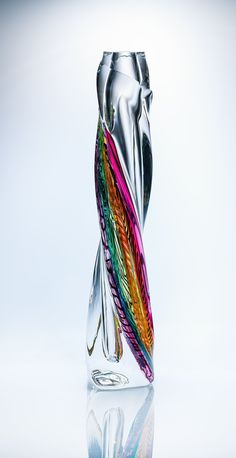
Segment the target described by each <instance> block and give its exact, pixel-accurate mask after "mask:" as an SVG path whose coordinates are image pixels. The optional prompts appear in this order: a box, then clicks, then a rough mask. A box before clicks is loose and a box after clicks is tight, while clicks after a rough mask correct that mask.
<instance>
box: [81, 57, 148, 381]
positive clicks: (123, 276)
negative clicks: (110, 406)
mask: <svg viewBox="0 0 236 458" xmlns="http://www.w3.org/2000/svg"><path fill="white" fill-rule="evenodd" d="M152 95H153V94H152V91H151V89H150V84H149V70H148V65H147V61H146V56H145V53H144V52H130V51H124V52H106V51H105V52H104V53H103V56H102V60H101V62H100V64H99V66H98V70H97V96H98V126H97V133H96V144H95V166H94V176H95V190H96V201H97V209H98V217H99V226H100V233H101V238H100V242H99V245H98V250H97V255H96V260H95V265H94V272H93V280H92V288H91V294H90V300H89V309H88V319H87V368H88V377H89V380H90V382H91V383H92V384H93V385H95V386H96V387H97V388H99V389H119V388H127V387H138V386H145V385H148V384H150V383H151V382H152V381H153V379H154V370H153V347H154V330H153V319H152V310H151V305H150V295H149V285H148V276H147V269H146V262H145V255H144V247H143V241H142V231H143V227H144V223H145V218H146V215H147V210H148V205H149V198H150V191H151V183H152V151H151V137H150V123H149V110H150V105H151V101H152Z"/></svg>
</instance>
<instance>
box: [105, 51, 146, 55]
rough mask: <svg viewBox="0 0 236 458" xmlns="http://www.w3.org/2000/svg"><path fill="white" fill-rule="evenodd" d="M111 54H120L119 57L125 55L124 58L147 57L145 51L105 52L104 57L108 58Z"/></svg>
mask: <svg viewBox="0 0 236 458" xmlns="http://www.w3.org/2000/svg"><path fill="white" fill-rule="evenodd" d="M109 54H118V55H120V56H121V55H124V56H127V55H128V56H130V55H132V56H133V55H134V54H142V55H143V56H144V55H145V51H103V55H104V56H108V55H109Z"/></svg>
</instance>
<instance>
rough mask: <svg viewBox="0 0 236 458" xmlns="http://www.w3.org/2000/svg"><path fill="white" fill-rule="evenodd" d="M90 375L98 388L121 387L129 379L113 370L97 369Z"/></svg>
mask: <svg viewBox="0 0 236 458" xmlns="http://www.w3.org/2000/svg"><path fill="white" fill-rule="evenodd" d="M91 375H92V379H93V382H94V383H95V385H96V386H97V387H100V388H106V387H115V386H116V387H118V386H119V387H120V388H122V386H124V385H127V384H128V383H129V379H128V378H127V377H126V376H125V375H123V374H119V373H117V372H113V371H105V372H101V371H99V370H98V369H97V370H94V371H93V372H92V374H91Z"/></svg>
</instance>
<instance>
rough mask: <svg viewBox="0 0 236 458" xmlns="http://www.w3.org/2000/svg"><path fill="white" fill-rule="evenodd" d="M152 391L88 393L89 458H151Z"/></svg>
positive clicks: (145, 389)
mask: <svg viewBox="0 0 236 458" xmlns="http://www.w3.org/2000/svg"><path fill="white" fill-rule="evenodd" d="M153 397H154V389H153V387H152V386H151V385H150V386H148V387H143V388H134V389H129V390H121V391H119V392H105V391H103V392H102V391H95V390H91V391H90V390H89V391H88V407H87V437H88V456H89V458H134V457H136V458H152V456H153V437H154V403H153Z"/></svg>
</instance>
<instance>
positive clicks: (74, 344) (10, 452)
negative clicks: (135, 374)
mask: <svg viewBox="0 0 236 458" xmlns="http://www.w3.org/2000/svg"><path fill="white" fill-rule="evenodd" d="M235 25H236V2H235V1H213V0H212V1H210V0H209V1H197V0H196V1H186V2H185V1H178V0H176V1H174V0H173V1H168V0H162V1H156V2H155V1H151V0H145V1H142V2H141V1H138V0H136V1H131V0H128V1H120V2H119V4H118V2H117V3H113V2H108V0H107V1H97V2H92V1H77V2H76V1H65V0H64V1H47V2H46V1H35V2H34V1H25V2H24V1H15V2H14V1H11V0H9V1H5V2H4V1H1V2H0V53H1V54H0V56H1V57H0V62H1V72H0V217H1V220H0V222H1V224H0V456H1V457H3V458H52V457H58V458H60V457H65V456H66V457H68V458H72V457H73V458H74V457H78V458H79V457H80V458H81V457H82V458H84V457H87V445H86V399H87V392H86V367H85V334H86V318H87V309H88V298H89V292H90V286H91V281H92V271H93V265H94V260H95V254H96V250H97V245H98V240H99V236H100V234H99V226H98V217H97V209H96V201H95V191H94V180H93V161H94V146H95V135H96V128H97V116H98V108H97V94H96V72H97V67H98V64H99V62H100V60H101V57H102V53H103V51H107V50H108V51H109V50H111V51H119V50H130V51H145V53H146V58H147V62H148V65H149V71H150V84H151V88H152V90H153V103H152V107H151V112H150V121H151V134H152V149H153V159H154V177H153V188H152V195H151V200H150V207H149V212H148V217H147V220H146V226H145V231H144V246H145V251H146V258H147V268H148V273H149V282H150V291H151V300H152V307H153V313H154V318H155V331H156V347H155V358H156V360H155V368H156V381H155V440H154V453H153V458H180V457H181V458H234V457H236V440H235V423H236V418H235V417H236V415H235V413H236V395H235V387H236V356H235V349H236V329H235V325H236V309H235V305H236V294H235V280H236V275H235V274H236V262H235V259H236V242H235V232H236V227H235V226H236V224H235V223H236V212H235V198H236V171H235V166H236V159H235V145H236V139H235V122H236V91H235V89H236V62H235V56H236V28H235Z"/></svg>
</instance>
